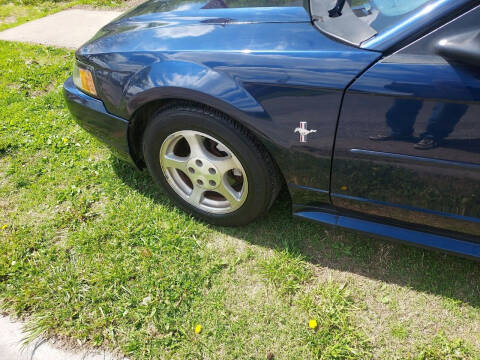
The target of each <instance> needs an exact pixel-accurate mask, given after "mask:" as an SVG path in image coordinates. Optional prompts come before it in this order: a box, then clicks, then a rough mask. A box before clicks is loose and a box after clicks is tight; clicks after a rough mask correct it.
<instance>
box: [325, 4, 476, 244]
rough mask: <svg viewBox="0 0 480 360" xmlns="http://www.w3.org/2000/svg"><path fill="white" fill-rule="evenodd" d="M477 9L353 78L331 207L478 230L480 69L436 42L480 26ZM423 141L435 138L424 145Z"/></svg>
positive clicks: (335, 162)
mask: <svg viewBox="0 0 480 360" xmlns="http://www.w3.org/2000/svg"><path fill="white" fill-rule="evenodd" d="M479 15H480V7H477V8H476V9H473V10H471V11H469V12H468V13H465V14H464V15H463V16H461V17H459V18H457V19H456V20H455V21H453V22H451V23H449V24H448V25H446V26H444V27H442V28H439V29H438V30H437V31H435V32H433V33H431V34H429V35H428V36H426V37H424V38H422V39H421V40H419V41H417V42H415V43H413V44H412V45H410V46H407V47H405V48H404V49H401V50H399V51H398V52H397V53H395V54H393V55H391V56H388V57H385V58H384V59H382V60H381V61H379V62H378V63H376V64H375V65H374V66H372V67H371V68H370V69H368V71H366V72H365V73H364V74H363V75H362V76H361V77H360V78H359V79H357V80H356V81H355V82H354V83H353V84H352V85H351V86H350V88H349V89H348V91H347V93H346V95H345V99H344V103H343V108H342V115H341V118H340V121H339V125H338V132H337V139H336V146H335V155H334V160H333V168H332V186H331V192H332V194H334V195H332V202H333V204H334V205H335V206H337V207H338V208H342V209H348V210H353V211H357V212H361V213H364V214H370V215H376V216H383V217H386V218H391V219H394V220H398V221H403V222H405V223H410V224H418V225H427V226H430V227H433V228H438V229H443V230H448V231H454V232H458V233H463V234H466V235H470V236H475V237H478V238H480V123H479V119H480V68H479V67H476V66H470V65H468V64H461V63H457V62H452V61H450V62H449V61H447V60H446V59H444V58H442V57H440V56H439V55H437V54H436V52H435V50H434V49H435V44H437V43H438V42H439V41H441V40H442V39H443V38H444V37H448V36H452V33H453V34H455V30H459V31H462V32H463V31H471V29H477V31H478V16H479ZM378 135H382V136H383V135H386V136H390V138H384V139H383V140H382V141H380V140H379V137H378ZM422 139H433V140H434V141H435V143H436V146H433V147H430V148H421V147H419V145H420V144H419V142H420V141H421V140H422Z"/></svg>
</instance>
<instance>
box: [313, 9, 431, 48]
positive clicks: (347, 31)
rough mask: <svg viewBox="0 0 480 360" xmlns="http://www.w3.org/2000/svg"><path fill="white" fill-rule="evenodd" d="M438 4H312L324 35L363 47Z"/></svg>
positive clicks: (314, 18)
mask: <svg viewBox="0 0 480 360" xmlns="http://www.w3.org/2000/svg"><path fill="white" fill-rule="evenodd" d="M435 2H438V0H311V2H310V6H311V12H312V16H313V20H314V23H315V25H316V26H317V27H318V28H319V29H320V30H322V31H323V32H325V33H327V34H329V35H331V36H334V37H337V38H340V39H342V40H344V41H346V42H349V43H351V44H354V45H360V44H361V43H362V42H363V41H365V40H367V39H369V38H371V37H372V36H374V35H376V34H377V33H379V32H380V31H382V30H384V29H386V28H390V27H392V26H394V25H396V24H399V23H400V22H402V21H403V20H404V19H406V18H408V17H411V16H412V15H414V14H416V13H418V12H419V11H421V9H422V8H423V7H425V6H428V5H429V4H432V3H435Z"/></svg>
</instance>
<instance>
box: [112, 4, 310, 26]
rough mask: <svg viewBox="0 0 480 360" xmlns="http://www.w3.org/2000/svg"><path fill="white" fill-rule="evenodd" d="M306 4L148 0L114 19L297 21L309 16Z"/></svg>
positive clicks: (143, 20)
mask: <svg viewBox="0 0 480 360" xmlns="http://www.w3.org/2000/svg"><path fill="white" fill-rule="evenodd" d="M306 6H307V5H306V1H302V0H276V1H272V0H254V1H242V0H210V1H208V0H183V1H182V0H180V1H178V0H151V1H147V2H145V3H143V4H141V5H140V6H138V7H136V8H134V9H133V10H130V11H128V12H127V13H125V14H124V15H122V16H120V17H119V18H118V19H116V21H114V22H115V23H118V22H124V21H129V22H131V21H133V22H137V21H140V22H149V21H153V22H155V21H163V22H172V21H182V22H184V21H186V22H205V21H207V23H211V22H212V20H215V19H219V20H220V21H222V20H223V21H229V22H299V21H305V20H309V19H308V16H307V17H306V15H308V14H307V11H306V10H305V9H306V8H307V7H306ZM292 8H297V10H296V11H295V10H294V9H292ZM302 10H303V11H302Z"/></svg>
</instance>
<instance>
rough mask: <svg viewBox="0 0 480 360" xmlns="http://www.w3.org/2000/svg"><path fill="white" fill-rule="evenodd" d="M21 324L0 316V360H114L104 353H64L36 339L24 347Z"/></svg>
mask: <svg viewBox="0 0 480 360" xmlns="http://www.w3.org/2000/svg"><path fill="white" fill-rule="evenodd" d="M22 327H23V324H22V323H20V322H14V321H12V320H11V319H9V318H8V317H1V316H0V360H114V359H118V358H117V357H114V356H113V355H111V354H109V353H107V352H105V351H97V352H92V351H77V352H72V351H66V350H63V349H60V348H57V347H55V346H54V344H51V343H49V342H46V341H43V340H42V339H38V340H35V341H33V342H32V343H30V344H28V345H26V346H24V345H23V339H25V337H26V336H27V335H26V333H25V332H23V330H22Z"/></svg>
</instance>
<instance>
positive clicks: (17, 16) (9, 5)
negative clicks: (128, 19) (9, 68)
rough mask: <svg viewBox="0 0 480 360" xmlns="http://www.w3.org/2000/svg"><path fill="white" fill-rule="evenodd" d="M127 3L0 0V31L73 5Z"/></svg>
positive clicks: (123, 1) (124, 0) (116, 1)
mask: <svg viewBox="0 0 480 360" xmlns="http://www.w3.org/2000/svg"><path fill="white" fill-rule="evenodd" d="M127 4H128V0H71V1H50V0H49V1H38V0H23V1H21V0H14V1H10V0H0V31H2V30H5V29H8V28H11V27H15V26H18V25H21V24H23V23H26V22H27V21H31V20H35V19H38V18H41V17H44V16H46V15H51V14H53V13H56V12H58V11H61V10H66V9H69V8H72V7H74V6H89V7H100V8H112V7H119V6H121V7H124V6H126V5H127Z"/></svg>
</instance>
